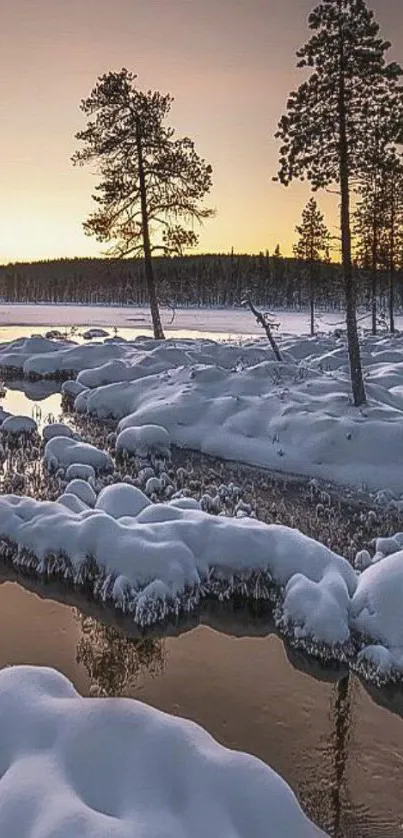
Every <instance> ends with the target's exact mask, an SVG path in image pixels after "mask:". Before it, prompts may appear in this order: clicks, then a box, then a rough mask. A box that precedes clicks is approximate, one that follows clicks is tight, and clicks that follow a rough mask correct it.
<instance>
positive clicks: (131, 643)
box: [76, 614, 164, 696]
mask: <svg viewBox="0 0 403 838" xmlns="http://www.w3.org/2000/svg"><path fill="white" fill-rule="evenodd" d="M78 619H79V620H80V623H81V637H80V640H79V642H78V644H77V650H76V660H77V663H78V664H82V665H83V666H84V667H85V668H86V670H87V672H88V675H89V677H90V680H91V686H92V687H93V688H94V687H95V688H96V691H97V693H98V694H99V695H101V696H121V695H122V694H123V692H124V691H125V690H127V689H128V687H130V686H133V685H134V684H135V683H136V681H137V680H138V678H139V676H140V675H141V674H142V673H144V672H148V673H149V674H151V675H159V674H160V673H161V672H162V671H163V669H164V648H163V642H162V641H161V640H159V639H155V638H152V637H144V638H140V639H133V638H130V637H125V635H124V634H120V632H118V631H117V630H116V629H115V628H113V627H112V626H105V625H103V624H102V623H99V622H98V621H97V620H94V619H92V617H84V616H83V615H81V614H78Z"/></svg>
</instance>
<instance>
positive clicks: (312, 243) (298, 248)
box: [294, 198, 330, 336]
mask: <svg viewBox="0 0 403 838" xmlns="http://www.w3.org/2000/svg"><path fill="white" fill-rule="evenodd" d="M295 229H296V232H297V234H298V236H299V238H298V241H297V243H296V244H295V245H294V255H295V256H296V257H297V259H301V260H302V261H304V262H306V263H307V265H308V270H309V301H310V310H311V335H312V336H313V335H314V334H315V277H316V275H317V271H318V267H319V265H320V261H321V259H322V258H326V256H327V253H328V248H329V241H330V233H329V230H328V229H327V227H326V224H325V221H324V217H323V215H322V213H321V212H320V210H319V208H318V205H317V203H316V201H315V198H311V199H310V200H309V201H308V203H307V205H306V207H305V209H304V210H303V212H302V222H301V224H300V225H299V226H297V227H296V228H295Z"/></svg>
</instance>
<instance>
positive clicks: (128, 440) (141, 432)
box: [116, 425, 170, 457]
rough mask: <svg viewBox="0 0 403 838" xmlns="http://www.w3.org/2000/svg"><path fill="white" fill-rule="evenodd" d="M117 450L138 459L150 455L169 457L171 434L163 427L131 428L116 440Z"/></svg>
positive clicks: (142, 426) (145, 426)
mask: <svg viewBox="0 0 403 838" xmlns="http://www.w3.org/2000/svg"><path fill="white" fill-rule="evenodd" d="M116 450H117V451H120V452H121V453H127V454H134V455H137V456H138V457H147V456H148V455H149V454H161V455H162V456H163V457H169V456H170V437H169V433H168V431H167V430H166V428H163V427H161V425H140V426H130V427H129V428H126V429H125V430H123V431H121V433H120V434H119V436H118V438H117V440H116Z"/></svg>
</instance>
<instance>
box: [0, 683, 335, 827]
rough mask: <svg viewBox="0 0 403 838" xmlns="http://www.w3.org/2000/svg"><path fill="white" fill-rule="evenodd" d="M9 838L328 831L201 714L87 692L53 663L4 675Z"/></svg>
mask: <svg viewBox="0 0 403 838" xmlns="http://www.w3.org/2000/svg"><path fill="white" fill-rule="evenodd" d="M0 741H1V743H2V758H1V769H2V779H1V783H0V833H1V835H4V837H5V836H7V838H12V836H15V838H17V836H18V838H36V836H38V838H39V836H40V838H56V835H57V836H60V838H68V836H69V837H70V836H71V838H72V836H75V838H78V836H79V838H95V836H96V838H133V836H134V835H138V836H140V834H141V838H155V836H157V835H161V836H162V835H163V836H164V838H178V836H185V835H186V836H189V835H192V838H206V836H209V838H223V836H230V835H231V838H268V836H270V838H291V836H295V837H296V836H298V838H319V836H321V835H322V836H323V835H324V833H322V832H321V831H320V830H319V829H317V828H316V827H315V826H314V825H313V824H312V823H311V822H310V821H309V820H308V818H307V817H306V816H305V815H304V813H303V812H302V810H301V809H300V807H299V805H298V803H297V800H296V798H295V796H294V794H293V792H292V791H291V789H290V788H289V787H288V786H287V784H286V783H285V782H284V781H283V780H282V779H281V778H280V777H279V776H278V775H277V774H275V773H274V772H273V771H272V770H271V769H270V768H268V766H266V765H265V764H264V763H263V762H261V761H260V760H258V759H256V758H254V757H251V756H248V755H246V754H242V753H237V752H235V751H230V750H227V749H225V748H223V747H222V746H221V745H219V744H218V743H217V742H216V741H215V740H214V739H213V738H212V737H211V736H210V735H209V734H208V733H206V732H205V731H204V730H202V728H200V727H198V726H197V725H195V724H194V723H192V722H189V721H185V720H183V719H178V718H175V717H173V716H168V715H166V714H164V713H161V712H160V711H158V710H155V709H154V708H152V707H148V706H147V705H145V704H141V703H140V702H136V701H133V700H131V699H94V698H85V699H84V698H81V697H80V696H79V695H78V693H76V691H75V689H74V687H73V686H72V684H71V683H70V682H69V681H68V680H67V679H66V678H65V677H64V676H63V675H61V674H59V673H58V672H55V671H54V670H51V669H41V668H34V667H15V668H10V669H4V670H3V671H2V672H1V673H0Z"/></svg>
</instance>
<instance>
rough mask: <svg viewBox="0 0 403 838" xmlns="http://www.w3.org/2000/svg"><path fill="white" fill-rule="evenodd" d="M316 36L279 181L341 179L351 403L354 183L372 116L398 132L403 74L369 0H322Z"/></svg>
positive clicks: (360, 392)
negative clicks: (390, 56) (390, 58)
mask: <svg viewBox="0 0 403 838" xmlns="http://www.w3.org/2000/svg"><path fill="white" fill-rule="evenodd" d="M309 28H310V29H311V30H312V32H313V34H312V37H311V39H310V40H309V41H308V43H307V44H306V45H305V46H303V47H302V48H301V49H300V50H299V51H298V53H297V56H298V66H299V67H300V68H302V69H303V70H305V71H308V72H309V73H310V75H309V76H308V78H307V79H306V81H304V82H303V83H302V84H301V86H300V87H299V88H298V90H297V91H294V92H293V93H291V94H290V96H289V99H288V103H287V112H286V114H285V115H284V116H283V117H282V119H281V121H280V124H279V130H278V133H277V136H278V137H279V138H280V139H281V140H282V147H281V151H280V167H279V175H278V177H279V180H280V181H281V183H283V184H285V185H286V186H288V184H290V183H291V182H292V181H293V180H294V179H301V180H305V179H307V180H309V181H310V182H311V184H312V188H313V189H314V190H317V189H321V188H326V187H329V186H330V185H331V184H335V183H337V184H339V186H340V193H341V207H340V228H341V249H342V260H343V273H344V286H345V296H346V320H347V336H348V350H349V360H350V372H351V383H352V390H353V398H354V404H355V405H356V406H357V407H358V406H360V405H362V404H364V403H365V401H366V394H365V386H364V379H363V374H362V367H361V354H360V345H359V339H358V329H357V314H356V288H355V277H354V272H353V263H352V236H351V218H350V216H351V210H350V200H351V184H352V179H353V178H357V177H359V175H360V173H361V170H362V164H363V154H364V152H365V147H366V131H367V125H368V121H369V120H370V119H371V115H373V114H375V113H376V114H377V115H379V118H380V119H381V122H382V133H383V136H384V137H385V138H387V140H388V141H389V142H395V141H396V140H397V139H398V138H399V136H400V132H401V107H399V109H398V111H397V112H396V111H395V110H394V109H392V108H390V107H388V101H389V100H390V99H391V98H396V96H397V97H398V98H399V101H401V91H400V87H399V79H400V77H401V75H402V71H401V69H400V67H399V66H398V65H396V64H393V63H392V64H387V62H386V53H387V51H388V49H389V47H390V44H389V43H387V42H385V41H384V40H383V39H382V38H381V37H380V34H379V26H378V24H377V22H376V21H375V18H374V14H373V12H371V11H370V10H369V9H368V7H367V5H366V3H365V2H364V0H323V2H321V3H320V4H319V5H318V6H317V7H316V8H315V9H314V11H313V12H312V13H311V15H310V17H309Z"/></svg>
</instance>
